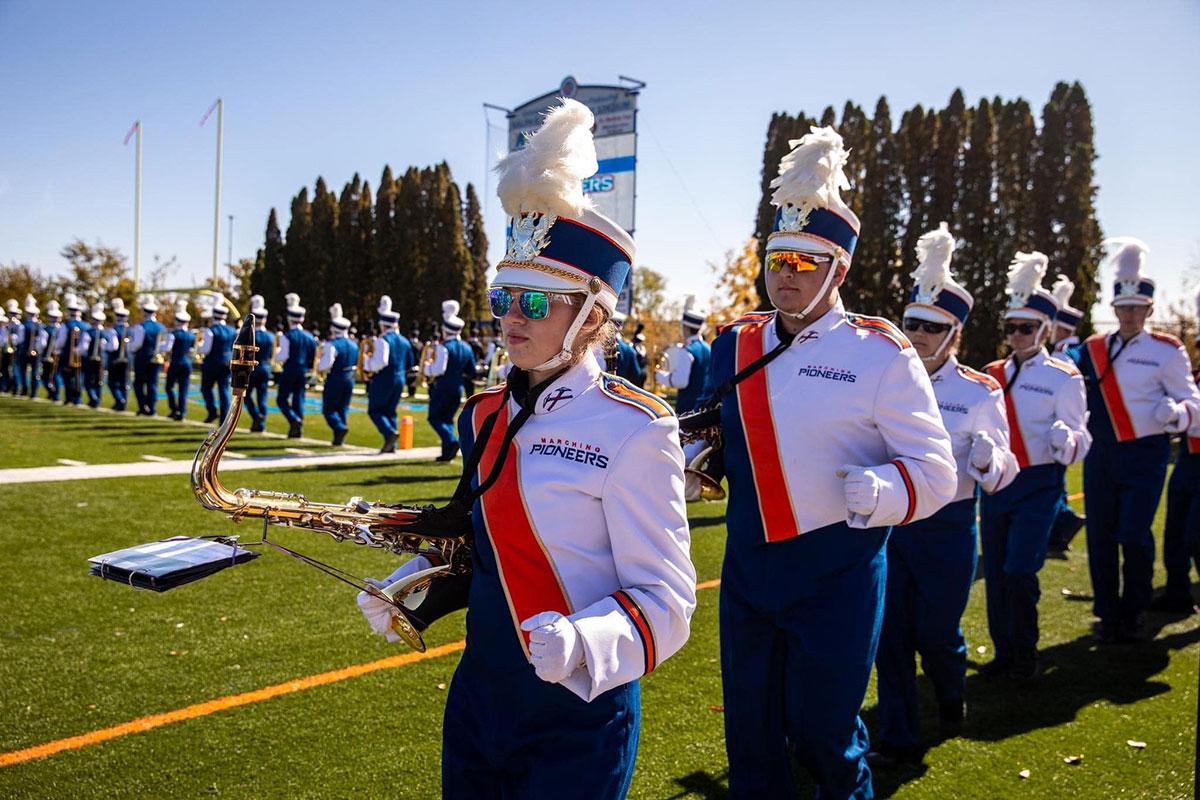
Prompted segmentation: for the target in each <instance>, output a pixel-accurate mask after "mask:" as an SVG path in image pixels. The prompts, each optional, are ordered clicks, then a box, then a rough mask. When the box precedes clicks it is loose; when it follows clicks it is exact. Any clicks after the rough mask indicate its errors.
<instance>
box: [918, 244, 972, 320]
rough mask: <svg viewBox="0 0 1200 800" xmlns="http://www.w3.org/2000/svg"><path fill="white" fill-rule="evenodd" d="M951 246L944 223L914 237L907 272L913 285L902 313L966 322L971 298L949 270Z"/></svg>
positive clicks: (951, 253)
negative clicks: (913, 256)
mask: <svg viewBox="0 0 1200 800" xmlns="http://www.w3.org/2000/svg"><path fill="white" fill-rule="evenodd" d="M954 247H955V243H954V236H953V235H952V234H951V233H950V228H949V226H948V225H947V224H946V223H945V222H943V223H941V224H940V225H938V227H937V228H936V229H935V230H932V231H929V232H927V233H924V234H922V235H921V238H919V239H917V268H916V269H914V270H913V271H912V274H911V275H909V277H910V278H912V279H913V288H912V292H911V294H909V298H908V305H906V306H905V307H904V316H906V317H912V318H914V319H923V320H925V321H927V322H940V323H942V324H946V323H949V324H950V325H955V326H962V325H964V324H966V321H967V317H968V316H970V314H971V309H972V308H974V306H975V298H973V297H972V296H971V293H970V292H968V291H967V290H966V289H965V288H964V287H963V286H962V284H960V283H959V282H958V281H956V280H954V274H953V273H952V272H951V271H950V260H951V259H952V258H953V256H954Z"/></svg>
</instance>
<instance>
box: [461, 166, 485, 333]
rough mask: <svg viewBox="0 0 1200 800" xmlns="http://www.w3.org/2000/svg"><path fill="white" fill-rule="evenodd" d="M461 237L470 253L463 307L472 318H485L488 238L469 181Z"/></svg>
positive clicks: (479, 205)
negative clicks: (467, 287)
mask: <svg viewBox="0 0 1200 800" xmlns="http://www.w3.org/2000/svg"><path fill="white" fill-rule="evenodd" d="M463 238H464V239H465V241H466V246H467V252H468V253H469V254H470V263H469V264H468V269H469V271H470V279H469V280H468V281H467V285H468V286H469V287H470V288H469V291H467V292H466V294H465V295H464V297H463V308H465V309H470V312H471V314H472V315H473V316H474V318H477V319H485V318H486V317H487V316H488V303H487V272H488V259H487V249H488V240H487V232H486V231H485V230H484V224H483V206H482V205H481V204H480V202H479V195H478V194H476V193H475V187H474V186H473V185H472V184H470V183H468V184H467V207H466V209H465V210H464V212H463Z"/></svg>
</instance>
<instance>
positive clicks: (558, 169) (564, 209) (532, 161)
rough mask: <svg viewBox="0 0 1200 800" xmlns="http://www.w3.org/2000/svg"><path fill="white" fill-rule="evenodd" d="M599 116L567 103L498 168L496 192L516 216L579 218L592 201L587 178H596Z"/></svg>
mask: <svg viewBox="0 0 1200 800" xmlns="http://www.w3.org/2000/svg"><path fill="white" fill-rule="evenodd" d="M595 121H596V120H595V117H594V116H593V115H592V112H591V110H590V109H589V108H588V107H587V106H585V105H584V104H583V103H580V102H579V101H578V100H571V99H569V98H566V99H563V101H562V105H560V106H555V107H554V108H552V109H550V111H549V112H548V113H547V114H546V118H545V120H544V121H543V122H542V126H541V127H540V128H538V129H537V130H536V131H535V132H534V133H533V134H531V135H530V136H529V138H528V139H526V140H525V146H524V147H523V148H521V149H520V150H514V151H513V152H511V153H509V154H508V155H506V156H504V158H502V159H500V162H499V163H498V164H496V173H497V174H498V175H499V176H500V181H499V183H498V184H497V186H496V193H497V194H498V195H499V196H500V204H501V205H502V206H504V212H505V213H506V214H508V215H509V216H510V217H519V216H520V215H521V214H522V213H524V212H527V211H538V212H542V213H546V214H552V215H554V216H556V217H557V216H565V217H578V216H579V215H580V213H582V212H583V210H584V209H586V208H591V207H592V202H591V200H589V199H588V197H587V196H586V195H585V194H584V193H583V179H584V178H589V177H591V176H592V175H595V174H596V170H598V169H599V168H600V167H599V164H598V163H597V162H596V143H595V142H594V141H593V139H592V125H594V124H595Z"/></svg>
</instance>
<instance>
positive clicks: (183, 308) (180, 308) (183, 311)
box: [175, 300, 188, 317]
mask: <svg viewBox="0 0 1200 800" xmlns="http://www.w3.org/2000/svg"><path fill="white" fill-rule="evenodd" d="M187 304H188V301H187V300H176V301H175V316H177V317H183V316H185V315H187Z"/></svg>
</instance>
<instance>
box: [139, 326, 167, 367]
mask: <svg viewBox="0 0 1200 800" xmlns="http://www.w3.org/2000/svg"><path fill="white" fill-rule="evenodd" d="M166 344H167V332H166V331H165V330H161V331H159V332H158V335H157V336H155V337H154V353H153V355H151V356H150V363H151V364H158V365H159V366H160V367H161V366H162V365H163V364H165V363H166V362H167V354H166ZM145 346H146V345H145V344H144V343H143V344H142V347H145Z"/></svg>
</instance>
